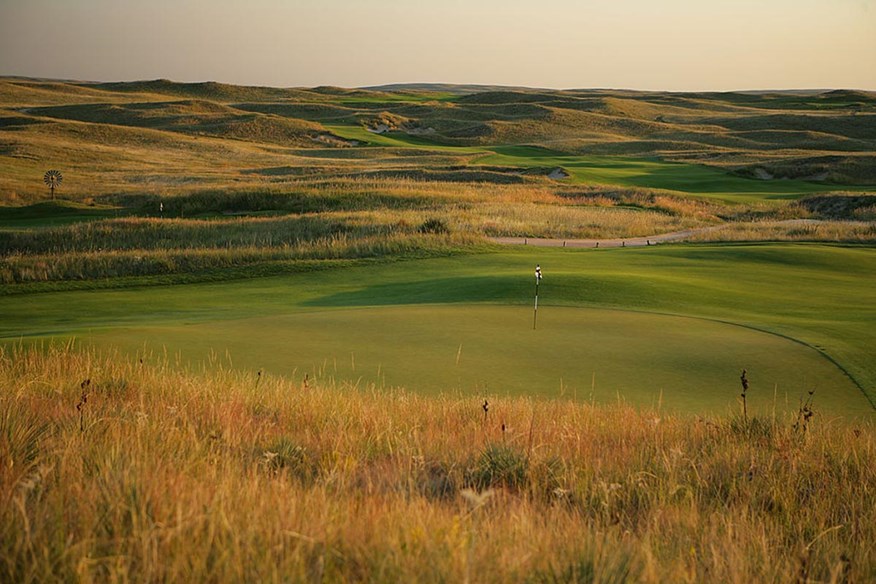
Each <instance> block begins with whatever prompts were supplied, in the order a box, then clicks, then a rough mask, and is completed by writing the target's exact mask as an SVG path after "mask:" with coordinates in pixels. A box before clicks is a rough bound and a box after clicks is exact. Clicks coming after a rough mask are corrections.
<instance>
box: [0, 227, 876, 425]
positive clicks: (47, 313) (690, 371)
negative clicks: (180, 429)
mask: <svg viewBox="0 0 876 584" xmlns="http://www.w3.org/2000/svg"><path fill="white" fill-rule="evenodd" d="M536 262H540V263H541V265H542V267H543V269H544V271H545V274H546V276H545V281H544V282H543V285H542V290H541V302H542V304H541V310H540V315H541V316H540V318H541V319H542V320H541V322H542V325H541V326H540V330H539V331H537V333H534V334H533V333H532V331H531V322H530V321H529V317H530V316H531V312H530V311H529V308H528V306H529V303H530V301H531V298H532V278H531V270H532V267H533V266H534V264H535V263H536ZM874 274H876V254H874V252H873V250H872V249H868V248H851V247H835V246H824V245H775V244H774V245H724V246H714V245H708V246H658V247H651V248H639V249H633V248H628V249H606V250H563V249H536V248H522V247H521V248H514V249H503V250H502V251H501V252H497V253H492V254H481V255H471V256H460V257H452V258H442V259H430V260H414V261H406V262H394V263H384V264H375V265H369V266H362V267H351V268H347V269H339V270H323V271H319V272H313V273H301V274H295V275H290V276H282V277H272V278H262V279H255V280H245V281H234V282H224V283H216V284H197V285H187V286H176V287H174V286H162V287H152V288H139V289H122V290H105V291H96V290H90V291H89V290H86V291H71V292H59V293H45V294H27V295H14V296H4V297H0V313H2V314H3V315H4V318H3V319H2V323H0V337H4V338H7V339H15V338H19V337H22V336H28V337H30V338H45V337H46V336H50V335H56V336H60V337H68V336H71V335H75V336H79V337H93V338H94V339H95V341H96V342H106V343H113V344H115V343H121V344H124V345H125V346H128V347H135V346H140V345H141V343H143V342H146V341H148V342H150V343H151V344H152V346H157V345H166V346H167V347H168V348H169V349H170V350H172V351H175V350H179V349H184V350H186V351H187V352H189V353H188V355H189V356H191V357H198V356H199V355H198V353H201V355H200V356H202V357H203V356H204V355H203V353H204V352H205V351H206V348H207V346H208V345H210V346H212V347H213V348H215V349H216V350H217V351H218V352H219V353H220V354H222V352H223V350H224V349H225V348H228V347H232V348H234V351H233V354H232V355H233V357H234V359H235V364H236V365H239V366H245V367H250V368H253V369H255V368H259V367H269V368H271V369H272V370H277V371H281V370H282V371H291V370H292V369H294V368H296V367H297V368H298V371H299V372H301V371H305V370H308V369H310V368H312V367H313V366H314V362H315V360H318V359H317V357H318V356H319V355H320V354H324V357H323V358H324V359H328V360H331V362H332V368H333V367H334V360H335V359H337V360H338V362H339V363H346V361H347V359H348V358H351V359H352V358H356V357H355V356H356V353H357V352H359V353H360V357H359V362H360V365H359V366H358V367H360V368H364V369H358V371H359V372H361V371H365V372H367V373H368V374H369V375H376V363H381V364H383V367H384V372H385V374H386V375H387V382H390V383H403V384H404V385H407V386H408V387H411V388H412V389H417V385H418V382H417V380H422V385H423V388H425V389H434V388H435V387H438V386H441V387H444V386H445V385H446V383H448V382H447V380H446V378H445V377H442V376H446V375H448V374H450V372H449V371H446V369H448V367H449V365H448V362H447V353H448V351H450V352H451V353H452V355H451V357H452V358H453V359H454V360H455V357H456V352H457V350H458V346H459V344H462V345H463V352H462V354H461V355H462V357H466V356H467V357H468V358H469V359H472V360H471V361H465V362H464V363H465V367H469V366H470V367H472V368H471V369H466V371H465V375H461V376H460V377H459V379H458V381H457V380H455V379H452V380H451V381H452V382H453V383H451V389H453V388H457V387H458V388H460V389H465V390H466V391H479V389H478V388H481V389H483V386H486V389H488V390H490V391H494V392H498V393H502V392H505V391H507V392H520V391H524V392H527V393H529V392H532V393H539V394H549V395H551V394H555V393H557V392H559V387H560V385H559V383H560V382H559V377H563V383H564V384H566V385H568V387H570V388H573V389H574V388H577V391H578V392H579V393H578V395H579V397H581V396H582V395H583V394H584V393H587V392H589V388H590V381H591V376H592V373H593V372H596V373H597V387H598V388H599V389H600V391H605V392H609V393H610V392H611V391H612V390H613V389H614V390H617V391H620V390H621V389H622V390H623V392H624V396H625V397H626V399H628V400H629V401H632V402H635V403H650V401H652V400H653V399H654V398H655V396H656V395H657V394H658V393H659V390H660V389H663V390H664V394H666V392H668V391H675V392H679V393H677V394H673V395H674V397H669V396H667V397H666V398H665V400H664V401H666V403H673V399H674V400H675V405H676V406H677V407H681V408H683V409H688V410H692V409H697V404H698V405H699V406H702V407H704V408H713V407H716V406H718V405H720V404H723V403H725V402H726V399H725V393H726V392H728V391H730V392H733V391H735V389H736V383H738V381H736V376H737V375H738V371H737V369H738V368H741V367H745V366H749V369H750V370H752V371H753V372H755V371H756V373H753V375H754V379H757V384H756V387H757V390H758V392H759V395H760V396H761V397H762V396H764V395H769V396H770V399H772V392H773V383H778V384H779V387H780V388H781V390H780V395H781V392H783V391H787V392H788V394H789V395H790V396H792V397H793V396H796V395H798V394H799V393H800V391H802V390H804V389H806V388H809V387H811V386H813V385H817V386H818V392H819V393H818V395H820V396H821V395H824V396H826V395H827V394H828V393H831V392H837V393H836V395H837V396H844V397H831V398H830V400H831V404H832V407H834V408H839V409H844V408H845V409H846V410H847V411H851V410H855V411H859V410H860V408H861V407H862V404H863V405H866V401H865V398H864V396H863V394H862V393H861V392H860V391H859V390H858V389H856V388H855V387H854V385H853V384H852V382H851V381H848V382H843V381H842V380H843V379H844V377H843V376H842V375H841V370H844V371H846V372H847V373H848V374H849V375H850V376H851V378H853V379H854V381H855V382H857V384H858V385H859V386H860V387H861V388H863V389H864V390H865V392H867V394H868V395H869V396H870V398H871V400H872V399H873V398H874V397H876V367H874V365H873V359H872V347H873V346H874V340H876V332H874V331H876V292H874V290H876V286H874V284H876V276H874ZM446 304H456V305H458V306H457V307H456V308H455V310H453V311H450V312H444V311H445V310H446V309H445V308H441V307H440V305H446ZM417 305H421V306H419V307H418V306H417ZM490 305H495V306H490ZM497 306H498V307H504V308H501V309H500V308H498V307H497ZM560 306H562V307H566V308H563V309H562V310H560V309H558V308H556V307H560ZM365 307H384V308H382V309H380V310H375V309H373V308H369V310H365V311H362V310H359V311H353V312H350V311H347V310H342V309H347V308H365ZM395 307H404V308H395ZM509 307H510V308H509ZM572 307H586V308H590V309H595V308H598V309H617V310H614V311H610V312H605V311H603V310H598V311H593V310H584V311H582V310H567V308H572ZM418 311H419V312H418ZM503 311H508V312H503ZM624 311H626V312H624ZM642 313H662V314H667V315H686V316H693V317H698V318H700V319H707V320H709V321H713V322H706V323H703V322H702V321H700V320H692V319H689V318H668V317H657V316H654V315H649V314H642ZM612 316H614V322H615V323H616V324H615V325H612ZM394 321H397V322H399V323H401V324H399V325H398V326H378V323H384V324H385V323H387V322H394ZM469 321H472V322H469ZM479 321H480V322H483V323H485V324H483V326H482V327H481V328H483V330H482V331H481V330H480V329H479V328H478V327H477V326H475V323H477V322H479ZM588 321H593V322H597V321H598V322H600V325H599V326H598V327H596V328H595V329H593V330H586V327H585V326H584V325H585V324H586V323H587V322H588ZM721 322H724V323H733V324H732V325H731V324H720V323H721ZM404 323H407V324H406V325H405V326H407V327H408V329H406V330H409V331H410V333H409V336H408V337H402V338H401V339H396V340H393V339H392V335H393V331H394V330H399V329H398V327H400V326H402V325H403V324H404ZM454 323H455V324H454ZM575 323H578V324H575ZM579 325H580V326H579ZM736 325H742V326H743V327H749V328H751V329H756V330H758V331H768V332H771V333H774V335H772V336H771V335H763V334H761V333H759V332H754V330H752V331H746V330H745V329H744V328H740V326H736ZM445 327H447V328H450V327H452V328H455V329H456V330H457V332H458V334H457V335H455V336H454V335H453V334H450V333H451V332H452V331H448V330H443V329H444V328H445ZM466 327H469V328H468V329H467V328H466ZM470 327H475V328H474V329H471V328H470ZM551 331H553V333H554V334H555V335H557V336H556V339H554V340H555V341H556V343H558V344H557V345H550V346H553V347H554V349H553V350H548V351H547V353H538V352H537V351H536V347H537V346H539V343H532V342H531V343H530V344H529V348H530V350H532V351H533V355H542V358H544V359H549V360H550V363H551V366H550V367H547V368H546V369H548V371H549V372H552V371H554V370H556V369H558V368H559V369H562V368H563V367H567V368H568V371H570V373H569V374H568V376H566V375H556V374H553V373H549V374H548V377H546V378H545V379H544V380H541V379H539V381H538V383H537V384H536V382H534V381H530V380H531V378H530V377H528V376H529V375H530V374H531V373H532V371H531V370H532V367H533V365H532V361H531V360H530V358H529V357H526V358H524V355H523V354H515V353H513V352H509V351H510V349H509V347H510V346H511V345H513V342H512V341H513V340H514V339H515V338H528V339H530V341H534V340H540V341H544V340H545V339H546V338H548V337H551ZM518 333H519V334H520V335H530V336H528V337H518V336H517V334H518ZM662 333H665V336H661V334H662ZM430 335H432V336H430ZM534 335H537V336H534ZM591 335H593V336H591ZM782 337H784V339H783V338H782ZM369 339H373V340H372V341H369ZM381 339H383V340H381ZM490 339H492V340H490ZM669 339H672V341H671V342H670V340H669ZM722 339H723V340H722ZM791 339H793V340H791ZM554 340H552V341H550V342H554ZM794 341H798V342H794ZM544 342H547V341H544ZM393 343H395V344H393ZM490 343H492V344H490ZM626 343H628V344H629V345H630V350H626ZM472 345H474V346H472ZM479 345H480V347H478V346H479ZM561 346H566V347H569V349H568V350H569V351H570V352H568V353H561V352H560V349H559V347H561ZM448 347H449V348H448ZM807 347H811V349H810V348H807ZM539 350H541V349H539ZM308 351H309V352H308ZM818 352H820V353H821V355H819V353H818ZM524 353H525V351H524ZM351 354H352V355H351ZM591 354H592V355H599V358H598V359H596V360H590V358H589V357H588V355H591ZM477 355H481V357H480V362H478V358H477V357H476V356H477ZM639 355H640V356H641V358H637V356H639ZM831 360H832V361H833V362H835V363H836V365H832V364H831V362H830V361H831ZM749 361H750V362H749ZM462 362H463V361H462V359H461V363H462ZM754 363H757V365H755V364H754ZM392 364H394V367H393V368H392V369H391V368H390V367H391V365H392ZM344 366H345V365H344ZM339 367H341V368H343V366H340V365H339ZM478 367H480V368H482V369H483V371H484V372H490V373H485V374H484V375H482V376H478V375H477V371H478ZM767 367H773V368H774V369H773V370H772V371H771V372H769V373H765V372H766V371H767ZM713 368H714V369H715V371H712V369H713ZM825 368H826V369H825ZM396 371H398V372H399V373H396ZM497 371H498V372H503V373H502V375H498V374H497V375H494V373H496V372H497ZM564 371H565V369H564ZM827 371H830V372H831V373H827ZM673 372H674V373H673ZM357 374H358V373H357ZM673 374H674V375H676V377H672V375H673ZM393 375H398V377H392V376H393ZM837 375H839V377H837ZM613 376H614V377H613ZM582 377H583V378H584V379H582ZM678 378H684V381H681V380H678ZM513 379H520V380H526V381H524V382H522V385H525V386H526V387H524V388H521V387H520V385H514V383H513ZM673 379H676V381H673ZM649 380H650V381H649ZM603 381H604V382H605V383H603ZM530 383H531V384H532V385H531V386H530ZM718 385H720V389H717V386H718ZM698 396H699V397H698ZM715 396H718V397H715ZM598 397H599V398H600V399H604V398H605V397H606V395H605V394H600V395H599V396H598ZM823 399H825V398H823ZM722 400H723V401H722ZM843 404H847V405H848V404H857V405H848V407H846V406H844V405H843ZM825 405H826V404H825Z"/></svg>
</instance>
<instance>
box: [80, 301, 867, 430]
mask: <svg viewBox="0 0 876 584" xmlns="http://www.w3.org/2000/svg"><path fill="white" fill-rule="evenodd" d="M532 320H533V313H532V309H531V308H530V307H525V306H510V307H509V306H491V305H447V306H441V305H414V306H391V307H376V308H359V309H336V310H322V311H314V312H305V313H290V314H284V315H277V316H272V317H256V318H244V319H235V320H225V321H213V322H203V323H192V324H165V325H160V326H138V327H130V328H118V329H117V328H111V329H104V330H96V331H94V332H91V333H89V334H86V335H84V336H82V337H80V338H81V340H83V341H84V342H86V343H87V344H90V345H93V346H96V347H119V348H121V349H122V350H124V351H126V352H128V353H136V352H143V350H144V349H145V352H147V353H150V354H152V355H161V354H163V352H164V351H165V349H166V350H167V352H168V353H169V354H170V355H171V356H172V357H173V358H174V360H176V359H179V362H180V363H182V364H183V365H185V366H190V367H195V368H198V367H200V366H201V365H202V364H206V363H207V362H208V361H209V359H210V356H211V355H218V356H219V357H218V358H219V359H220V361H225V362H226V363H229V361H230V364H231V365H233V366H237V367H245V368H249V369H252V370H255V369H264V370H265V371H267V372H269V373H272V374H279V375H286V376H292V377H295V378H298V379H302V378H303V377H304V375H305V374H306V375H308V376H309V377H310V378H311V379H314V378H317V379H330V380H334V381H341V382H348V383H352V384H356V385H359V386H360V387H364V386H367V385H370V384H376V385H378V386H386V387H404V388H408V389H412V390H415V391H421V392H428V393H436V392H442V391H450V392H459V393H462V394H464V395H472V396H473V398H474V397H480V396H485V395H486V396H506V395H534V396H550V397H558V396H563V397H568V398H577V399H579V400H584V399H586V400H591V399H592V400H594V401H596V402H599V403H605V402H611V401H615V400H617V399H621V400H624V401H626V402H628V403H631V404H634V405H637V406H656V405H657V404H658V403H661V404H662V405H663V406H664V407H666V408H669V409H674V410H684V411H698V412H704V411H713V412H717V413H721V412H725V411H727V410H728V409H729V408H732V407H733V404H734V403H735V401H736V398H737V397H738V393H739V387H740V383H739V380H738V376H739V373H740V371H741V370H742V368H747V369H748V375H749V378H750V379H751V380H752V386H753V388H752V390H750V393H749V404H750V406H751V407H752V408H754V409H756V410H771V409H772V407H773V405H774V401H775V405H776V408H777V410H778V411H785V410H792V409H795V408H796V407H797V404H798V399H799V397H800V396H802V395H804V394H805V392H806V390H809V389H815V390H817V392H818V401H819V404H820V405H822V406H823V407H824V408H825V409H826V410H828V411H830V412H831V413H833V414H869V413H871V412H872V407H871V406H870V404H869V403H868V402H867V400H866V398H865V397H864V396H863V395H862V394H861V392H860V390H859V389H858V388H857V387H855V385H854V384H853V383H852V382H851V380H850V379H849V378H848V377H846V376H845V375H844V374H843V373H842V371H841V370H840V369H838V368H837V367H836V366H835V365H834V364H833V363H831V362H830V361H828V360H827V359H825V358H824V357H822V356H821V355H819V354H818V353H817V352H816V351H815V350H813V349H811V348H809V347H806V346H804V345H801V344H798V343H795V342H793V341H790V340H788V339H785V338H782V337H779V336H775V335H770V334H767V333H762V332H759V331H755V330H751V329H748V328H744V327H739V326H735V325H728V324H723V323H717V322H713V321H708V320H702V319H695V318H687V317H677V316H666V315H656V314H647V313H635V312H625V311H619V310H599V309H586V308H569V307H542V308H541V310H540V311H539V320H538V328H537V330H533V328H532V325H533V322H532Z"/></svg>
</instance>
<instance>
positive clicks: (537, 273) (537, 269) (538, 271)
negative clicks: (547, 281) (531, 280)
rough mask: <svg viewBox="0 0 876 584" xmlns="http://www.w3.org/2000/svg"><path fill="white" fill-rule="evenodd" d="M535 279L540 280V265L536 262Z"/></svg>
mask: <svg viewBox="0 0 876 584" xmlns="http://www.w3.org/2000/svg"><path fill="white" fill-rule="evenodd" d="M535 280H536V281H539V280H541V266H539V265H538V264H535Z"/></svg>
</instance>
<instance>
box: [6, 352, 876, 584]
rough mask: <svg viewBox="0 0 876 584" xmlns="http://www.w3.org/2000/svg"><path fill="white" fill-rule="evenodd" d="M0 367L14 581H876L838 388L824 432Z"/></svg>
mask: <svg viewBox="0 0 876 584" xmlns="http://www.w3.org/2000/svg"><path fill="white" fill-rule="evenodd" d="M0 383H2V385H3V386H4V387H5V388H7V389H6V391H5V392H4V394H3V395H2V397H0V452H2V453H3V456H4V459H5V461H6V462H5V463H4V464H3V465H2V467H0V500H2V503H3V504H2V505H0V535H2V537H0V547H2V553H0V575H2V576H0V577H2V579H3V580H6V581H14V582H42V581H49V580H56V579H75V580H81V579H86V580H100V581H111V580H117V579H124V578H136V579H148V580H180V581H182V580H185V581H213V582H226V581H227V582H240V581H290V580H291V581H310V580H328V581H339V580H345V581H350V580H357V581H359V580H368V581H375V580H393V581H418V582H433V581H434V582H438V581H464V580H466V579H469V580H471V581H478V582H507V581H518V580H523V581H536V582H542V581H544V582H553V581H567V580H568V579H570V578H586V580H587V581H595V582H621V581H628V580H635V581H640V582H666V581H686V580H690V581H700V582H728V581H729V582H732V581H739V582H743V581H746V582H751V581H792V580H794V579H795V578H796V577H798V575H799V574H800V573H805V574H806V578H807V579H810V580H818V581H833V582H841V581H868V580H870V579H872V578H873V577H874V574H876V557H874V552H873V550H872V546H870V545H869V542H871V541H873V539H874V538H876V531H874V529H876V527H874V526H876V515H874V509H876V499H874V493H873V491H872V489H869V488H868V485H871V484H873V483H874V482H876V475H874V472H876V471H874V469H876V433H874V429H873V427H872V425H870V424H858V425H854V426H846V425H844V426H834V425H831V424H830V423H827V422H826V421H825V420H823V419H822V418H820V417H819V416H818V396H817V395H816V396H815V401H814V406H813V407H814V410H815V412H816V417H815V418H814V420H813V421H812V422H811V423H810V424H808V425H807V429H806V430H803V429H802V428H801V427H800V426H798V429H797V430H794V429H793V427H794V421H795V419H794V417H793V416H787V417H786V416H778V417H775V418H774V417H772V416H770V415H768V414H767V415H764V416H762V417H757V418H755V419H751V420H749V421H748V422H744V421H743V420H742V419H741V418H737V417H736V415H735V414H734V413H732V412H727V413H726V414H725V415H722V416H717V417H708V418H695V417H677V416H673V415H668V414H666V413H665V412H661V411H659V410H658V409H655V410H650V411H647V410H646V411H634V410H632V409H630V408H627V407H625V406H623V405H622V404H621V405H617V406H610V407H594V406H591V405H586V404H585V405H582V404H575V403H570V402H564V401H539V400H532V399H524V398H516V399H507V398H501V397H499V396H495V395H491V394H488V395H486V398H487V400H488V403H489V410H488V412H487V414H486V415H485V414H484V410H483V409H482V408H481V404H482V402H483V397H478V398H476V399H474V398H464V397H462V396H445V397H443V398H424V397H420V396H418V395H416V394H412V393H407V392H404V391H394V392H385V391H378V390H375V389H373V388H370V387H359V388H353V387H350V386H345V385H341V386H335V385H331V384H327V383H326V382H324V381H323V380H319V379H313V378H304V377H303V376H297V377H294V378H277V377H273V376H269V375H265V374H255V373H248V374H244V373H240V372H234V371H232V370H231V369H230V368H229V366H228V363H227V361H226V360H225V359H224V358H222V357H217V358H215V359H214V360H213V361H212V362H211V363H210V364H209V367H208V369H207V370H206V371H204V372H201V373H186V372H181V371H179V370H177V369H175V368H173V367H171V366H170V363H168V362H167V361H166V360H165V359H164V358H162V357H160V356H155V355H151V354H141V355H140V357H139V358H130V359H125V358H121V357H119V356H118V355H108V356H101V355H96V354H91V353H88V352H82V351H79V350H72V349H70V348H65V347H59V346H55V347H48V348H46V349H44V350H42V351H40V350H28V351H13V352H4V353H2V354H0ZM83 398H85V399H84V400H83ZM77 404H78V405H80V406H81V407H80V408H79V410H77ZM80 416H81V422H82V424H81V426H80Z"/></svg>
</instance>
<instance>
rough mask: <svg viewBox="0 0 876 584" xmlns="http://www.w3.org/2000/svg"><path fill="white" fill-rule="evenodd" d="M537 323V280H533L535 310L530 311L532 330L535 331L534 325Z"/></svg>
mask: <svg viewBox="0 0 876 584" xmlns="http://www.w3.org/2000/svg"><path fill="white" fill-rule="evenodd" d="M537 321H538V278H536V279H535V310H533V311H532V330H535V324H536V322H537Z"/></svg>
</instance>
